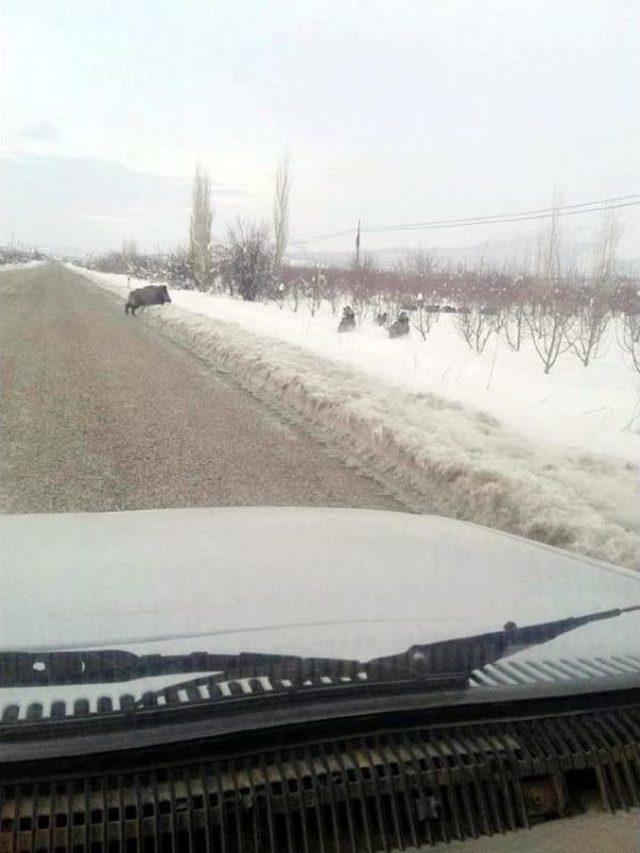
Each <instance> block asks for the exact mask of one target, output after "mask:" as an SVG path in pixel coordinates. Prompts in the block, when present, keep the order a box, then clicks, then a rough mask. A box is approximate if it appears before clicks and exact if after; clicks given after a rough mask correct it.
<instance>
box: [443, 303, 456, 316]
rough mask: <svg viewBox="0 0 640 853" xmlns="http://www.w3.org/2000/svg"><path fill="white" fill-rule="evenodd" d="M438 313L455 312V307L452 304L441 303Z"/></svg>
mask: <svg viewBox="0 0 640 853" xmlns="http://www.w3.org/2000/svg"><path fill="white" fill-rule="evenodd" d="M440 313H441V314H455V313H456V309H455V308H454V307H453V305H443V306H442V308H441V309H440Z"/></svg>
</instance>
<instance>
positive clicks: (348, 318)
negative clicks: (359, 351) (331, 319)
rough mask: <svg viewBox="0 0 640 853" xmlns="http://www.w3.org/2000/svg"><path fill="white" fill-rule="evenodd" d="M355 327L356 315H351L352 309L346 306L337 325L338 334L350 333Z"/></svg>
mask: <svg viewBox="0 0 640 853" xmlns="http://www.w3.org/2000/svg"><path fill="white" fill-rule="evenodd" d="M355 327H356V315H355V314H354V313H353V309H352V308H351V306H349V305H347V307H346V308H345V309H344V310H343V312H342V319H341V320H340V323H339V324H338V331H339V332H350V331H351V330H352V329H355Z"/></svg>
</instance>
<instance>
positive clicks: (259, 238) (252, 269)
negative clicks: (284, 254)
mask: <svg viewBox="0 0 640 853" xmlns="http://www.w3.org/2000/svg"><path fill="white" fill-rule="evenodd" d="M221 267H222V276H223V280H224V282H225V283H226V284H227V286H228V287H229V290H230V291H231V292H232V293H236V292H237V293H239V294H240V296H241V297H242V298H243V299H246V300H247V301H248V302H253V301H255V300H256V299H258V298H259V297H260V296H262V295H263V294H264V293H266V292H267V290H268V288H269V287H270V285H271V282H272V280H273V245H272V244H271V241H270V239H269V232H268V230H267V227H266V226H265V225H258V224H256V223H254V222H245V221H244V220H242V219H238V220H237V222H236V224H235V225H234V226H232V227H230V228H229V230H228V233H227V243H226V244H225V246H224V247H223V249H222V263H221Z"/></svg>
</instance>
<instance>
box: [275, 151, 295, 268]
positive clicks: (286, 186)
mask: <svg viewBox="0 0 640 853" xmlns="http://www.w3.org/2000/svg"><path fill="white" fill-rule="evenodd" d="M290 190H291V174H290V169H289V157H284V158H283V159H282V160H281V161H280V164H279V166H278V171H277V172H276V185H275V197H274V201H273V235H274V259H273V266H274V270H275V273H276V275H278V274H279V272H280V268H281V266H282V259H283V258H284V254H285V252H286V249H287V242H288V240H289V192H290Z"/></svg>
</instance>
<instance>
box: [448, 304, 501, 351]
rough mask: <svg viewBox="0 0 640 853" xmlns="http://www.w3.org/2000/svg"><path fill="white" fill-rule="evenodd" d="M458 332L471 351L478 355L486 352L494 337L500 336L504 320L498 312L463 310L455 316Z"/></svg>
mask: <svg viewBox="0 0 640 853" xmlns="http://www.w3.org/2000/svg"><path fill="white" fill-rule="evenodd" d="M455 322H456V327H457V329H458V332H459V333H460V334H461V335H462V337H463V338H464V339H465V341H466V342H467V344H468V345H469V346H470V347H471V349H473V350H475V351H476V352H477V353H478V354H480V353H482V352H484V349H485V347H486V345H487V344H488V343H489V341H490V339H491V336H492V335H498V334H499V332H500V328H501V326H502V318H501V316H500V315H499V314H498V313H497V312H495V313H494V312H491V313H486V312H485V313H483V312H482V311H470V310H469V309H468V308H463V309H462V310H460V311H459V312H458V313H457V314H456V315H455Z"/></svg>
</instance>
